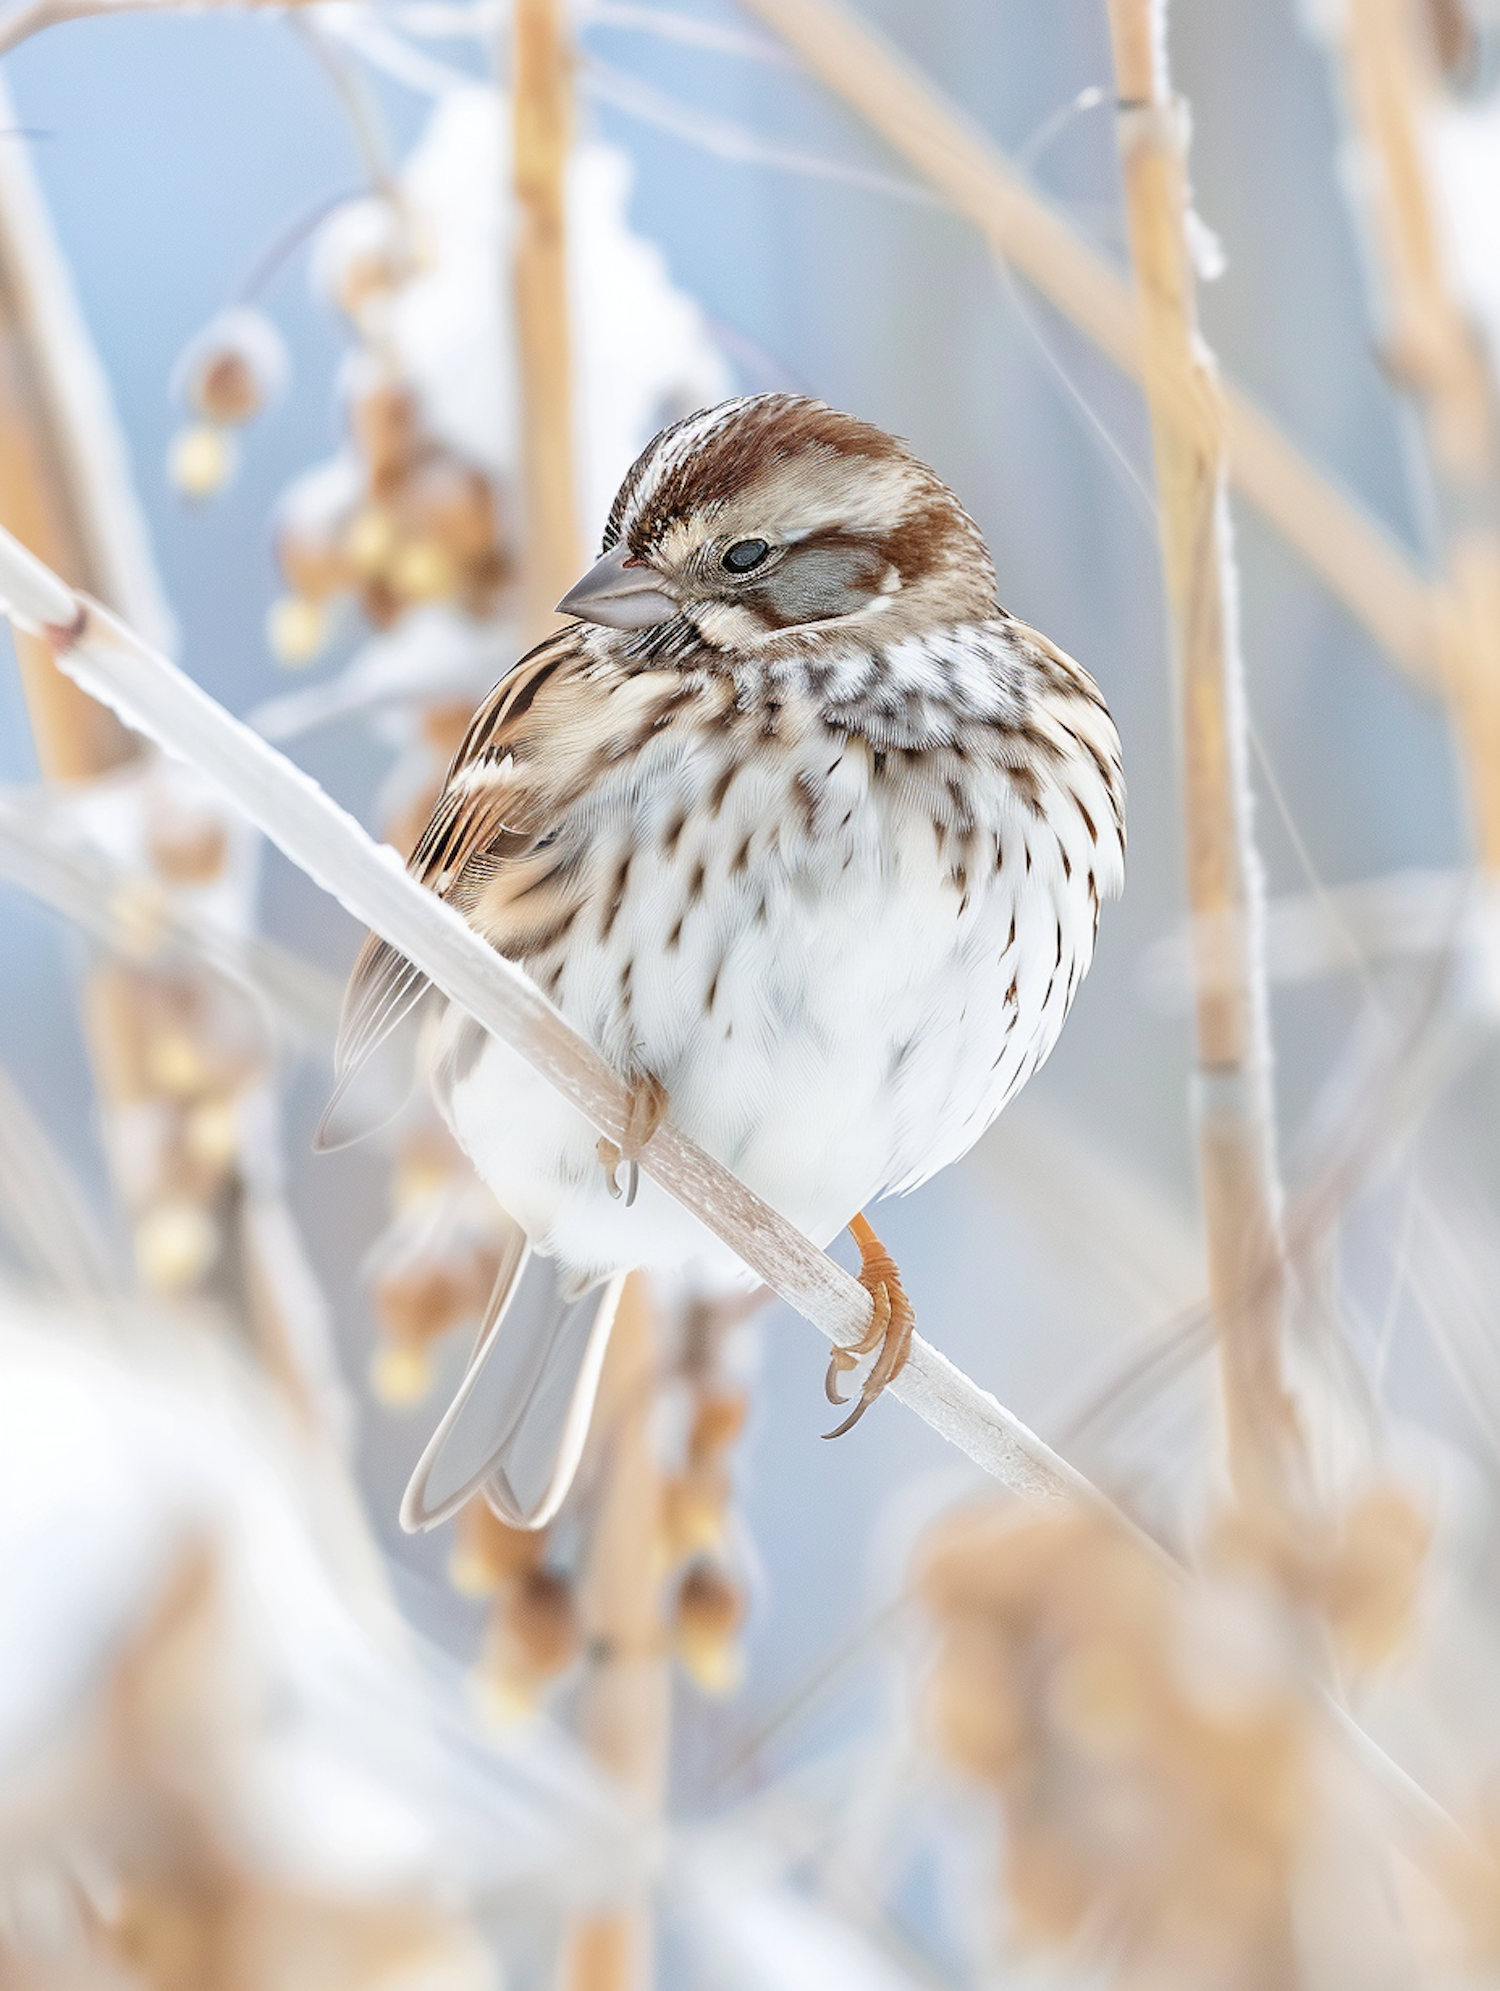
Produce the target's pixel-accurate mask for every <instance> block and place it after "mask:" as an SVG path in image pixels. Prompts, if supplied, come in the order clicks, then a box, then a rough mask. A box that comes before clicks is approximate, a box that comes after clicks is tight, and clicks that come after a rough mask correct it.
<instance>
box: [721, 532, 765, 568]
mask: <svg viewBox="0 0 1500 1991" xmlns="http://www.w3.org/2000/svg"><path fill="white" fill-rule="evenodd" d="M770 550H771V549H770V547H769V546H767V544H766V542H765V541H764V540H763V539H737V540H736V541H735V542H734V544H733V546H731V547H730V549H729V551H728V552H727V553H726V554H725V555H724V565H725V566H726V567H727V568H728V569H729V571H730V573H731V574H748V573H749V571H750V569H751V568H752V567H758V566H759V565H760V563H761V561H762V560H764V559H765V557H766V555H767V554H768V553H769V552H770Z"/></svg>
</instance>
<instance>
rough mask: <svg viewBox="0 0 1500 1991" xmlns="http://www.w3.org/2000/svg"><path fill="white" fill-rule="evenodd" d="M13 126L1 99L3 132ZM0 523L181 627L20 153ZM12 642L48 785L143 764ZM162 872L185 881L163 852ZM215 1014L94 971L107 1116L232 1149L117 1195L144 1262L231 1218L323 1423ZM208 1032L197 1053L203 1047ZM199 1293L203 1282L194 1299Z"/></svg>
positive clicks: (196, 997) (300, 1279)
mask: <svg viewBox="0 0 1500 1991" xmlns="http://www.w3.org/2000/svg"><path fill="white" fill-rule="evenodd" d="M14 123H15V119H14V117H13V116H12V113H11V108H10V104H9V101H8V99H7V98H6V97H5V96H4V94H3V92H0V124H4V125H13V124H14ZM0 523H3V524H4V525H5V526H6V527H7V528H8V529H11V530H13V531H15V532H17V533H20V534H22V535H24V536H27V538H28V543H30V544H32V545H33V546H35V547H36V548H37V550H38V551H39V552H41V553H42V554H43V555H44V556H45V557H46V558H47V559H48V560H49V561H50V562H51V563H52V564H54V565H55V566H56V567H57V568H58V569H59V570H60V571H61V572H62V573H63V575H64V576H65V577H66V578H67V579H68V580H70V581H71V582H72V583H73V584H74V585H75V586H78V587H82V588H86V589H88V590H90V591H91V592H96V593H97V594H98V595H99V596H100V597H101V598H102V599H103V600H105V601H107V602H109V603H110V604H112V605H114V606H116V607H118V608H119V610H120V611H121V613H123V614H127V615H129V616H131V617H132V619H133V620H135V621H136V622H137V623H138V624H139V625H140V626H143V627H145V628H146V629H148V630H150V631H151V632H152V633H153V634H154V635H156V636H157V638H158V640H163V639H164V637H165V633H166V628H167V614H166V610H165V608H164V606H163V604H162V601H161V599H160V596H159V593H158V590H157V585H156V581H155V576H154V573H153V570H152V563H151V557H150V553H149V549H148V547H147V543H146V539H145V534H144V528H143V526H142V524H141V521H140V519H139V516H138V513H137V511H136V508H135V502H134V498H133V496H132V494H131V490H130V485H129V477H128V471H127V469H126V465H125V462H124V457H123V451H122V449H121V447H120V444H119V439H118V432H117V430H116V427H115V421H114V415H113V410H112V409H111V407H110V404H109V392H108V387H107V384H106V382H105V380H104V377H103V375H102V372H101V371H100V369H99V366H98V362H97V360H96V358H95V356H94V353H93V351H92V348H91V346H90V344H89V340H88V334H87V331H86V329H85V327H84V325H83V322H82V320H81V318H80V316H79V313H78V309H77V305H76V303H75V301H74V299H73V296H72V289H71V283H70V279H69V276H68V272H67V269H66V266H65V264H64V263H63V260H62V257H61V254H60V252H59V250H58V248H57V245H56V242H55V240H54V238H53V235H52V231H51V225H50V222H49V219H48V217H47V214H46V210H45V208H44V207H43V204H42V201H41V196H40V193H39V190H38V189H37V186H36V183H35V181H34V179H33V177H32V174H31V171H30V166H29V162H28V160H27V157H26V152H25V148H24V146H23V145H22V144H20V143H19V142H13V143H10V144H7V145H4V146H3V147H0ZM15 644H16V652H17V657H18V661H19V664H20V668H21V675H22V682H23V686H24V689H25V695H26V702H27V710H28V713H29V715H30V718H31V725H32V732H33V736H34V738H35V742H36V751H37V759H38V762H39V763H40V765H41V769H42V772H43V774H44V775H46V776H47V778H48V779H49V780H53V781H69V782H74V781H76V782H87V781H90V780H96V779H98V778H100V777H101V776H105V775H108V774H111V773H112V772H114V771H115V770H117V769H120V768H122V767H124V766H126V765H127V764H128V763H130V762H132V761H134V760H136V759H137V758H138V757H139V756H140V754H141V753H142V751H143V748H142V743H141V741H140V740H139V739H138V738H137V737H136V736H135V735H133V734H131V733H129V732H127V731H126V729H125V728H124V727H123V726H122V725H121V723H120V721H119V720H118V719H117V718H116V717H115V715H114V714H113V713H112V712H110V711H109V710H108V709H107V708H106V707H104V706H102V705H99V704H97V703H96V702H95V701H94V700H93V699H91V698H88V697H86V696H85V695H84V693H83V692H81V691H80V690H79V688H78V687H77V685H76V684H74V683H73V681H72V680H71V679H70V678H68V677H66V676H65V675H64V674H63V673H62V672H61V671H59V670H58V668H57V666H56V664H55V662H54V661H53V659H52V655H51V652H50V651H49V649H48V647H47V645H46V644H45V643H44V642H42V641H41V639H40V638H38V637H35V636H31V635H28V634H26V633H25V632H24V631H21V630H17V631H16V632H15ZM207 827H208V831H209V835H208V847H207V848H206V858H205V853H204V852H193V853H190V854H189V855H190V856H191V858H192V860H193V862H197V861H200V860H205V861H206V862H207V864H208V866H209V868H210V869H212V868H213V866H214V865H215V864H216V863H217V862H221V861H222V855H223V853H224V852H225V851H226V850H227V844H228V832H227V830H226V829H225V828H224V826H223V825H220V824H213V823H211V822H210V824H209V825H208V826H207ZM174 854H175V855H177V856H181V855H182V854H183V853H182V852H180V851H179V852H176V853H174ZM164 863H166V864H167V866H168V875H169V876H170V875H175V874H173V873H172V872H171V869H170V858H168V857H166V855H165V854H164ZM189 868H190V869H191V864H190V866H189ZM216 1007H217V1004H216V1002H215V1000H214V998H213V996H212V995H211V994H209V993H208V992H206V990H205V989H204V988H203V987H200V986H198V985H197V984H196V980H195V978H194V977H192V976H184V975H182V974H180V973H172V974H168V973H163V972H162V971H160V970H153V969H149V968H145V967H137V966H134V965H129V964H126V963H122V962H118V961H112V962H107V963H105V964H103V965H101V966H99V967H97V968H96V969H94V970H93V972H92V973H91V975H90V978H89V984H88V988H87V1000H86V1003H85V1016H86V1020H87V1027H88V1037H89V1043H90V1050H91V1055H92V1060H93V1065H94V1072H95V1079H96V1083H97V1084H98V1086H99V1090H100V1094H101V1097H102V1099H103V1102H104V1104H105V1107H106V1109H107V1112H108V1114H109V1115H110V1116H111V1118H112V1119H116V1120H118V1119H120V1118H121V1116H125V1115H128V1114H130V1113H131V1111H132V1109H138V1108H140V1107H141V1106H142V1105H143V1104H144V1103H147V1102H148V1101H149V1100H150V1099H153V1098H154V1099H155V1100H156V1101H157V1102H158V1103H159V1104H160V1106H161V1108H162V1111H163V1112H164V1113H166V1114H169V1115H172V1116H174V1124H175V1125H178V1126H180V1127H181V1128H183V1129H184V1130H185V1139H184V1143H183V1145H184V1146H187V1147H189V1148H191V1144H192V1136H193V1135H194V1133H200V1134H202V1135H205V1136H206V1135H207V1134H208V1133H212V1134H213V1136H214V1139H215V1141H216V1142H217V1147H216V1149H215V1151H214V1153H213V1155H212V1156H210V1157H208V1158H207V1159H203V1158H201V1157H198V1156H191V1155H189V1156H188V1157H186V1158H184V1157H182V1156H177V1157H176V1166H177V1169H178V1174H179V1176H184V1178H185V1179H183V1180H177V1179H175V1178H174V1179H172V1180H168V1179H167V1177H166V1172H165V1171H164V1174H163V1180H162V1181H161V1182H160V1183H158V1184H157V1185H156V1189H157V1191H158V1192H159V1193H157V1194H156V1195H155V1199H154V1200H153V1201H152V1202H151V1204H150V1205H149V1207H142V1206H141V1205H140V1199H139V1197H133V1195H132V1185H131V1184H130V1183H128V1182H127V1181H126V1180H125V1178H124V1174H123V1170H121V1171H118V1174H119V1180H118V1183H117V1186H118V1188H119V1189H120V1191H121V1195H122V1201H123V1202H124V1204H125V1206H126V1208H127V1209H130V1210H131V1213H132V1215H133V1217H134V1218H135V1219H136V1220H137V1223H138V1232H137V1235H138V1241H140V1242H141V1244H142V1248H143V1250H144V1249H145V1247H146V1245H148V1244H154V1245H156V1246H157V1247H158V1250H159V1253H160V1250H161V1248H163V1247H166V1248H175V1249H177V1250H178V1252H179V1253H180V1252H181V1251H182V1250H183V1249H184V1248H192V1249H194V1250H198V1251H199V1252H200V1253H201V1251H202V1250H204V1249H206V1248H207V1247H206V1246H203V1245H201V1244H200V1242H199V1238H200V1236H201V1237H207V1236H208V1235H210V1233H209V1231H208V1229H207V1228H206V1226H207V1225H209V1224H212V1223H214V1222H216V1221H217V1219H218V1216H219V1215H220V1214H221V1213H223V1214H232V1216H233V1219H234V1221H235V1224H236V1226H237V1228H238V1230H239V1233H240V1235H239V1238H238V1251H237V1252H233V1253H231V1252H229V1251H227V1250H226V1251H224V1252H222V1253H221V1254H220V1255H219V1257H218V1263H217V1268H216V1272H215V1284H216V1289H217V1291H218V1294H219V1296H220V1297H222V1298H224V1299H226V1300H227V1301H228V1303H229V1304H230V1306H231V1308H232V1309H233V1310H234V1311H235V1312H236V1313H238V1314H240V1315H241V1316H242V1318H243V1321H244V1324H245V1327H246V1330H247V1331H248V1332H249V1333H250V1334H251V1335H252V1336H253V1337H254V1339H255V1340H256V1342H257V1344H258V1346H259V1348H260V1350H261V1353H262V1355H263V1357H264V1359H265V1360H266V1363H267V1366H268V1368H269V1369H270V1371H271V1372H272V1374H273V1375H274V1376H275V1377H276V1378H277V1380H278V1381H279V1382H281V1383H282V1384H283V1385H284V1386H285V1387H286V1389H287V1391H288V1393H289V1394H290V1396H291V1397H292V1399H293V1400H294V1401H295V1402H297V1403H298V1405H299V1407H300V1408H301V1409H302V1410H304V1411H305V1412H306V1413H307V1414H308V1415H309V1416H314V1417H317V1416H321V1415H324V1414H326V1412H327V1411H328V1409H329V1407H330V1398H329V1395H328V1392H327V1390H326V1389H325V1388H324V1386H323V1384H324V1374H325V1372H326V1368H327V1364H326V1362H325V1360H324V1359H323V1358H324V1354H325V1352H326V1351H323V1350H321V1349H318V1348H312V1347H309V1345H308V1343H309V1342H310V1341H311V1340H313V1339H315V1338H316V1336H317V1333H318V1329H319V1326H320V1322H319V1321H318V1319H317V1317H316V1313H317V1301H316V1297H315V1295H313V1294H312V1292H311V1288H310V1282H309V1280H308V1278H307V1275H306V1268H305V1266H304V1265H303V1263H302V1261H301V1258H300V1251H299V1247H298V1246H297V1244H296V1241H295V1237H294V1234H293V1233H292V1231H291V1228H290V1224H289V1222H288V1220H287V1219H286V1215H285V1211H284V1209H282V1208H280V1204H279V1197H278V1196H277V1195H276V1194H275V1193H274V1192H272V1193H270V1194H266V1193H257V1191H256V1188H255V1186H254V1185H253V1184H251V1183H250V1182H249V1181H247V1180H246V1179H243V1178H242V1177H241V1176H240V1175H239V1174H238V1173H237V1171H236V1167H235V1157H234V1156H232V1155H231V1154H229V1153H228V1152H227V1150H229V1149H231V1148H233V1146H234V1144H235V1141H236V1134H235V1131H234V1129H235V1124H236V1121H237V1119H239V1118H241V1117H243V1114H244V1110H245V1102H246V1099H247V1097H248V1095H247V1094H246V1093H244V1092H239V1094H238V1097H236V1096H235V1095H236V1090H237V1088H238V1087H240V1086H241V1085H243V1084H246V1083H248V1082H249V1081H250V1080H251V1077H252V1074H250V1073H249V1072H248V1070H242V1069H241V1068H240V1060H239V1059H238V1058H237V1057H236V1055H235V1054H234V1052H233V1050H232V1049H231V1050H230V1051H229V1052H228V1053H226V1050H225V1047H224V1045H223V1044H220V1043H215V1042H214V1041H213V1039H212V1034H211V1021H210V1019H211V1013H212V1012H213V1011H214V1009H215V1008H216ZM194 1035H196V1036H197V1038H198V1042H197V1043H196V1044H192V1043H190V1042H189V1040H190V1039H191V1038H192V1037H193V1036H194ZM168 1046H170V1048H171V1049H172V1050H173V1051H174V1052H175V1053H176V1062H177V1063H178V1064H179V1065H180V1064H181V1063H182V1062H183V1060H184V1058H186V1059H187V1060H188V1062H189V1063H191V1064H192V1065H193V1067H194V1071H193V1078H192V1084H191V1085H190V1086H188V1087H187V1088H186V1089H184V1088H182V1087H181V1086H179V1088H178V1090H177V1091H175V1092H174V1091H172V1089H171V1088H170V1087H163V1085H162V1084H161V1083H160V1082H159V1081H158V1080H157V1079H150V1078H147V1077H146V1076H144V1073H145V1070H146V1068H149V1067H150V1066H151V1064H152V1061H153V1058H155V1057H157V1054H158V1053H160V1052H161V1051H162V1050H163V1049H164V1048H166V1047H168ZM176 1076H177V1077H178V1079H179V1080H180V1079H181V1076H182V1074H181V1073H180V1072H179V1073H178V1074H177V1075H176ZM220 1081H222V1083H223V1090H222V1092H221V1091H220V1090H219V1084H220ZM148 1110H149V1108H148ZM210 1123H212V1125H211V1124H210ZM199 1145H200V1147H201V1146H202V1145H203V1141H202V1140H200V1142H199ZM261 1188H262V1190H264V1188H265V1185H264V1184H262V1185H261ZM190 1202H191V1204H192V1206H193V1207H191V1208H190V1207H189V1203H190ZM200 1206H201V1208H200ZM210 1211H211V1212H212V1214H209V1212H210ZM191 1217H197V1219H198V1228H197V1231H196V1232H195V1231H194V1230H192V1229H191V1227H189V1226H188V1219H189V1218H191ZM153 1225H154V1228H148V1227H149V1226H153ZM174 1226H175V1228H174ZM197 1284H198V1281H197V1279H196V1278H194V1279H191V1280H188V1281H186V1282H185V1283H184V1287H183V1290H185V1289H186V1287H187V1286H196V1285H197ZM309 1303H310V1304H309ZM309 1358H310V1359H309Z"/></svg>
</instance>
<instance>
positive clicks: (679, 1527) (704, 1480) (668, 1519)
mask: <svg viewBox="0 0 1500 1991" xmlns="http://www.w3.org/2000/svg"><path fill="white" fill-rule="evenodd" d="M729 1499H730V1481H729V1474H728V1473H727V1472H726V1471H725V1470H724V1469H723V1468H722V1467H714V1468H710V1469H701V1470H698V1471H689V1472H686V1473H682V1474H679V1475H677V1476H676V1477H675V1478H671V1479H668V1480H667V1482H666V1484H665V1486H664V1487H663V1490H662V1508H663V1512H662V1533H663V1536H664V1538H665V1544H666V1551H667V1561H668V1563H669V1564H674V1563H679V1562H684V1561H686V1560H687V1558H688V1557H689V1556H694V1555H703V1554H705V1553H706V1552H707V1551H708V1550H710V1549H716V1548H718V1547H719V1546H720V1545H721V1544H722V1542H723V1540H724V1531H725V1525H726V1520H727V1516H728V1510H729Z"/></svg>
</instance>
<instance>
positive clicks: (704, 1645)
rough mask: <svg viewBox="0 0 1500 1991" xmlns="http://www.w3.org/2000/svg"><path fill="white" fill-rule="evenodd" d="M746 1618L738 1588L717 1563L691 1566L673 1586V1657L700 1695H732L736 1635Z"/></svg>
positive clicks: (737, 1668) (738, 1659)
mask: <svg viewBox="0 0 1500 1991" xmlns="http://www.w3.org/2000/svg"><path fill="white" fill-rule="evenodd" d="M744 1616H745V1599H744V1596H743V1593H742V1592H741V1590H740V1588H739V1586H738V1585H737V1584H736V1583H735V1582H734V1581H733V1580H732V1579H731V1578H730V1576H729V1575H728V1574H727V1573H726V1571H725V1570H724V1569H723V1568H721V1567H720V1565H719V1564H718V1563H716V1562H708V1561H700V1562H695V1563H694V1564H693V1565H692V1566H691V1568H689V1570H688V1571H687V1573H686V1575H685V1576H684V1577H683V1579H682V1582H681V1584H680V1585H679V1586H678V1591H677V1603H676V1608H675V1611H674V1613H673V1637H674V1641H675V1644H676V1648H677V1656H678V1658H679V1659H680V1660H681V1661H682V1663H683V1665H684V1666H685V1667H686V1668H687V1671H688V1673H689V1674H690V1675H691V1677H692V1679H693V1681H694V1683H695V1685H696V1686H697V1687H698V1688H699V1689H700V1691H701V1692H703V1693H705V1694H715V1695H719V1694H732V1693H733V1692H734V1690H735V1688H736V1687H738V1685H739V1684H740V1680H741V1677H742V1675H743V1672H744V1659H743V1655H742V1654H741V1652H740V1649H739V1644H738V1640H737V1636H736V1635H737V1633H738V1631H739V1628H740V1625H741V1623H742V1621H743V1619H744Z"/></svg>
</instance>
